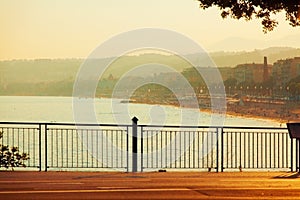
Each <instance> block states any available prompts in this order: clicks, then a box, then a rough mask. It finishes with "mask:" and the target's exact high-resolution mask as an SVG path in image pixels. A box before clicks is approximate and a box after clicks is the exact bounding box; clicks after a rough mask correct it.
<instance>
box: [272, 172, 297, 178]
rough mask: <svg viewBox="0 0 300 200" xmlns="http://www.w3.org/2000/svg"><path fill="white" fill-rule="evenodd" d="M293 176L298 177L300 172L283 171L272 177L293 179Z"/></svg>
mask: <svg viewBox="0 0 300 200" xmlns="http://www.w3.org/2000/svg"><path fill="white" fill-rule="evenodd" d="M295 178H300V173H299V172H294V173H291V172H288V173H284V174H281V175H278V176H275V177H273V179H295Z"/></svg>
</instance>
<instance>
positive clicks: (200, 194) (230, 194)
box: [0, 171, 300, 200]
mask: <svg viewBox="0 0 300 200" xmlns="http://www.w3.org/2000/svg"><path fill="white" fill-rule="evenodd" d="M0 199H1V200H9V199H18V200H22V199H39V200H42V199H51V200H60V199H72V200H76V199H300V174H298V173H291V172H259V173H257V172H223V173H215V172H199V173H196V172H144V173H121V172H51V171H50V172H20V171H15V172H10V171H1V172H0Z"/></svg>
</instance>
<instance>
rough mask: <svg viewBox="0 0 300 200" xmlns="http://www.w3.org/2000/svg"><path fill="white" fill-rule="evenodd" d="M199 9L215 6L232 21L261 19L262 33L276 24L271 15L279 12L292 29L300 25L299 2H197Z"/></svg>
mask: <svg viewBox="0 0 300 200" xmlns="http://www.w3.org/2000/svg"><path fill="white" fill-rule="evenodd" d="M198 1H199V2H200V8H202V9H207V8H209V7H213V6H217V7H218V8H219V9H220V10H221V16H222V17H223V18H226V17H228V16H230V17H232V18H234V19H242V18H244V19H245V20H251V19H252V18H253V17H256V18H259V19H261V20H262V21H261V23H262V26H263V31H264V32H265V33H266V32H268V31H272V30H273V29H274V28H275V27H276V26H277V24H278V21H276V19H273V18H272V15H276V14H278V13H279V12H281V11H284V12H285V13H286V20H287V21H288V22H289V24H290V25H291V26H293V27H295V26H299V25H300V0H198Z"/></svg>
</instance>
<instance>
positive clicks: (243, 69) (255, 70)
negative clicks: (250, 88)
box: [233, 57, 272, 83]
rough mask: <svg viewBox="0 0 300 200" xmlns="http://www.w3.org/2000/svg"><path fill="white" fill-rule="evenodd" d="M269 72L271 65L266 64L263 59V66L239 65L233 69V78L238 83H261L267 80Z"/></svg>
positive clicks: (252, 64) (265, 60)
mask: <svg viewBox="0 0 300 200" xmlns="http://www.w3.org/2000/svg"><path fill="white" fill-rule="evenodd" d="M271 72H272V65H270V64H268V63H267V57H264V63H263V64H256V63H251V64H249V63H247V64H239V65H237V66H236V67H235V68H234V69H233V74H234V78H235V79H236V80H237V82H238V83H241V82H254V83H262V82H265V81H267V80H268V79H269V76H270V74H271Z"/></svg>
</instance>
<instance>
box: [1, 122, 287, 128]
mask: <svg viewBox="0 0 300 200" xmlns="http://www.w3.org/2000/svg"><path fill="white" fill-rule="evenodd" d="M0 124H13V125H40V124H41V125H49V126H52V125H53V126H54V125H57V126H111V127H120V126H121V127H128V126H132V125H131V124H89V123H55V122H0ZM138 126H139V127H148V128H219V129H220V128H223V129H249V130H257V129H261V130H287V128H286V127H254V126H206V125H205V126H191V125H138Z"/></svg>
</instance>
